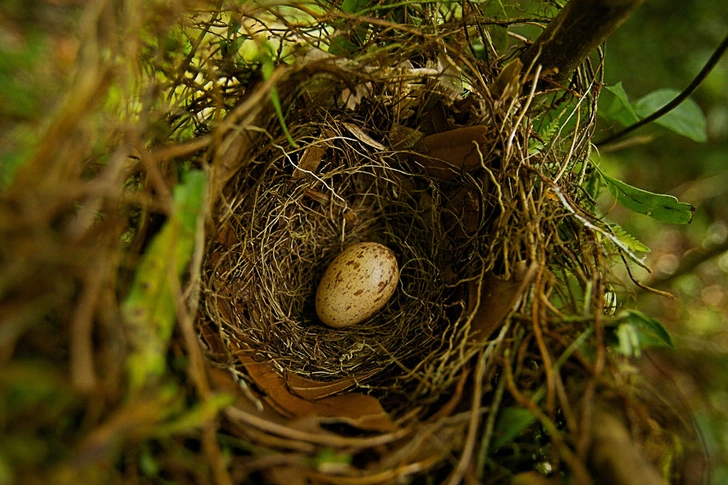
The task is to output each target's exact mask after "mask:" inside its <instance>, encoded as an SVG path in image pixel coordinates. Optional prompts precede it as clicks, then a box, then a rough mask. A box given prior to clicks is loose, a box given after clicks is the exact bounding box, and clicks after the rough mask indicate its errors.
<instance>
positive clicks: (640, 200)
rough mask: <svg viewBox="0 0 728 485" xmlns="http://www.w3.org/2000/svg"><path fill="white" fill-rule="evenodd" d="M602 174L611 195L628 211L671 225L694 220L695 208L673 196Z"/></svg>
mask: <svg viewBox="0 0 728 485" xmlns="http://www.w3.org/2000/svg"><path fill="white" fill-rule="evenodd" d="M600 173H601V175H602V179H603V180H604V182H605V183H606V185H607V188H608V189H609V193H610V194H612V197H614V198H615V199H616V200H617V202H619V203H620V204H622V205H623V206H624V207H626V208H627V209H629V210H631V211H633V212H637V213H638V214H644V215H646V216H650V217H652V218H653V219H657V220H658V221H662V222H668V223H671V224H689V223H690V222H691V221H692V220H693V214H694V213H695V207H693V206H692V205H690V204H688V203H685V202H680V201H678V200H677V198H676V197H674V196H672V195H666V194H656V193H654V192H649V191H647V190H644V189H640V188H638V187H634V186H632V185H629V184H627V183H625V182H622V181H621V180H617V179H615V178H613V177H610V176H609V175H607V174H605V173H604V172H600Z"/></svg>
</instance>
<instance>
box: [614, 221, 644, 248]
mask: <svg viewBox="0 0 728 485" xmlns="http://www.w3.org/2000/svg"><path fill="white" fill-rule="evenodd" d="M607 225H608V226H609V227H610V228H611V229H612V233H613V234H614V237H616V238H617V239H619V240H620V242H622V243H623V244H624V245H625V246H627V249H629V250H630V251H636V252H641V253H649V252H650V248H649V247H647V246H646V245H645V244H644V243H643V242H642V241H640V240H638V239H637V238H636V237H634V236H633V235H632V234H630V233H628V232H627V231H625V230H624V228H623V227H622V226H620V225H619V224H617V223H615V222H609V223H607Z"/></svg>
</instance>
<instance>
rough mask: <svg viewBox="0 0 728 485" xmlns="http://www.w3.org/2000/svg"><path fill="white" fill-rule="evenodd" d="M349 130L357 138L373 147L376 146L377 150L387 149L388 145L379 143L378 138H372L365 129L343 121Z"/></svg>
mask: <svg viewBox="0 0 728 485" xmlns="http://www.w3.org/2000/svg"><path fill="white" fill-rule="evenodd" d="M342 124H343V125H344V126H345V127H346V129H347V130H349V131H350V132H351V134H352V135H354V137H356V139H357V140H359V141H360V142H362V143H364V144H365V145H369V146H370V147H372V148H376V149H377V150H386V147H385V146H384V145H382V144H381V143H379V142H378V141H377V140H375V139H374V138H372V137H371V136H369V135H367V134H366V132H365V131H364V130H362V129H361V128H359V127H358V126H356V125H354V124H352V123H342Z"/></svg>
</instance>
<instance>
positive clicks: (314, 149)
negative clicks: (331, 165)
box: [292, 142, 327, 179]
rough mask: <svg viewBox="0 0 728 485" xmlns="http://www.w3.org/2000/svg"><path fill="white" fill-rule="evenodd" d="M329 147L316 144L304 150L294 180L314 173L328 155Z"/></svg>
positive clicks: (295, 170)
mask: <svg viewBox="0 0 728 485" xmlns="http://www.w3.org/2000/svg"><path fill="white" fill-rule="evenodd" d="M326 149H327V147H325V146H323V145H322V144H319V142H316V143H315V144H312V145H309V146H307V147H306V149H305V150H303V155H301V160H299V162H298V166H297V167H296V168H295V169H294V170H293V175H292V177H293V178H294V179H300V178H303V177H304V176H306V174H307V173H314V172H316V170H317V169H318V167H319V165H320V164H321V160H323V158H324V155H325V154H326Z"/></svg>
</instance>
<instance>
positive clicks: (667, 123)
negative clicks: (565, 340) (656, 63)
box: [633, 89, 708, 143]
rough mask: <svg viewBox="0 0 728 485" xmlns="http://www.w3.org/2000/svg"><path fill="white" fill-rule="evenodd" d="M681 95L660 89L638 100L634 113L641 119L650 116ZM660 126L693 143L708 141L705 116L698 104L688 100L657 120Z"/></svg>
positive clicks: (634, 105)
mask: <svg viewBox="0 0 728 485" xmlns="http://www.w3.org/2000/svg"><path fill="white" fill-rule="evenodd" d="M679 94H680V91H676V90H674V89H658V90H656V91H652V92H651V93H649V94H647V95H645V96H644V97H642V98H640V99H638V100H637V101H635V103H634V104H633V107H634V111H635V113H637V115H638V116H639V117H641V118H646V117H647V116H650V115H651V114H652V113H654V112H655V111H657V110H659V109H661V108H662V107H664V106H665V105H667V104H668V103H669V102H670V101H672V100H673V99H675V98H676V97H677V96H678V95H679ZM655 123H657V124H658V125H660V126H663V127H665V128H667V129H668V130H671V131H673V132H675V133H677V134H679V135H682V136H686V137H688V138H690V139H691V140H693V141H696V142H699V143H704V142H706V141H708V132H707V128H706V120H705V114H703V110H702V109H700V106H699V105H698V103H696V102H695V101H694V100H693V99H691V98H688V99H686V100H685V101H683V102H682V103H680V104H679V105H678V106H677V107H676V108H675V109H673V110H672V111H670V112H668V113H666V114H665V115H663V116H661V117H660V118H658V119H656V120H655Z"/></svg>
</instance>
